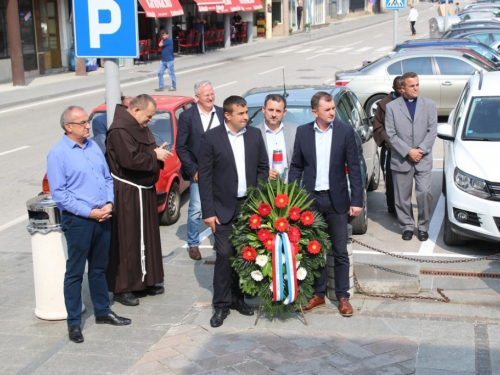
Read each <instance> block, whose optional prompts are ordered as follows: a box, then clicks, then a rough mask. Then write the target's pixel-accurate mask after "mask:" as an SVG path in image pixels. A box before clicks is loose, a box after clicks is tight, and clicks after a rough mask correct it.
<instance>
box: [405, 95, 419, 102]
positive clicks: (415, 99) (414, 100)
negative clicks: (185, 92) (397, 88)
mask: <svg viewBox="0 0 500 375" xmlns="http://www.w3.org/2000/svg"><path fill="white" fill-rule="evenodd" d="M403 98H404V100H405V102H406V103H412V102H417V99H418V96H417V97H416V98H414V99H408V98H406V97H405V96H403Z"/></svg>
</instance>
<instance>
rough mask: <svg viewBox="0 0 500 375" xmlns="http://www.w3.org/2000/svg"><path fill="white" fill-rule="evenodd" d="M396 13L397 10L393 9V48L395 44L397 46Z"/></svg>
mask: <svg viewBox="0 0 500 375" xmlns="http://www.w3.org/2000/svg"><path fill="white" fill-rule="evenodd" d="M398 13H399V11H398V10H397V9H394V22H393V25H394V28H393V34H394V35H393V40H392V41H393V44H394V47H396V44H398Z"/></svg>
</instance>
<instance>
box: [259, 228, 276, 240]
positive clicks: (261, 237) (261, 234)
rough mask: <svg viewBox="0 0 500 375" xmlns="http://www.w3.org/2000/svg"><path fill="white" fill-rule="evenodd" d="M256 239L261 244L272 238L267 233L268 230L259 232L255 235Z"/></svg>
mask: <svg viewBox="0 0 500 375" xmlns="http://www.w3.org/2000/svg"><path fill="white" fill-rule="evenodd" d="M257 238H258V239H259V241H261V242H266V241H267V240H268V239H269V238H271V239H272V238H273V236H272V234H271V232H269V230H268V229H261V230H259V232H258V233H257Z"/></svg>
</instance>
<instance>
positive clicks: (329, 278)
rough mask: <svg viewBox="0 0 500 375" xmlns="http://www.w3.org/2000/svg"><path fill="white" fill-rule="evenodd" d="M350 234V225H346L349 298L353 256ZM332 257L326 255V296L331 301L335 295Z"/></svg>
mask: <svg viewBox="0 0 500 375" xmlns="http://www.w3.org/2000/svg"><path fill="white" fill-rule="evenodd" d="M351 236H352V226H351V225H350V224H348V225H347V253H348V254H349V294H350V295H351V298H352V297H354V257H353V253H352V241H351V240H350V237H351ZM333 266H334V258H333V255H331V254H327V255H326V296H327V297H328V298H329V299H330V300H331V301H336V300H337V296H336V295H335V271H334V269H333Z"/></svg>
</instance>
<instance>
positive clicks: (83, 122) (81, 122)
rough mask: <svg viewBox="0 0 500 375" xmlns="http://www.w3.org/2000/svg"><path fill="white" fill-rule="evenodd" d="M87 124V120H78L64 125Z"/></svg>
mask: <svg viewBox="0 0 500 375" xmlns="http://www.w3.org/2000/svg"><path fill="white" fill-rule="evenodd" d="M87 124H90V122H89V120H85V121H80V122H67V123H66V125H80V126H85V125H87Z"/></svg>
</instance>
